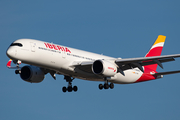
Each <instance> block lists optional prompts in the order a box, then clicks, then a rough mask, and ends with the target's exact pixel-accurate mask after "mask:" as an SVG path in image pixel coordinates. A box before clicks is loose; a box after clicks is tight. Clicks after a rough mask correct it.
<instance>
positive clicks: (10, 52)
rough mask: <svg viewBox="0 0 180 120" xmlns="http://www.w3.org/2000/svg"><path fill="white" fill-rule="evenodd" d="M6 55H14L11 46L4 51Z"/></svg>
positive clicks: (10, 56)
mask: <svg viewBox="0 0 180 120" xmlns="http://www.w3.org/2000/svg"><path fill="white" fill-rule="evenodd" d="M6 55H7V56H8V57H9V58H13V57H14V56H15V51H14V50H13V49H12V48H9V49H8V50H7V51H6Z"/></svg>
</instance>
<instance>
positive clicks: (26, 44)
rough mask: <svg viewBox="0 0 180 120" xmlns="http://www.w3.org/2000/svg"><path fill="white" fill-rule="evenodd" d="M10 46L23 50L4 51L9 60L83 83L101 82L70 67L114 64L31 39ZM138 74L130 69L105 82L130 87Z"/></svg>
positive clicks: (99, 56) (100, 56) (96, 77)
mask: <svg viewBox="0 0 180 120" xmlns="http://www.w3.org/2000/svg"><path fill="white" fill-rule="evenodd" d="M14 43H21V44H23V46H22V47H18V46H10V47H9V48H8V50H7V53H8V56H9V57H10V58H11V59H13V60H20V61H22V63H25V64H30V65H34V66H38V67H42V68H45V69H49V70H53V71H56V73H57V74H62V75H68V76H71V77H74V78H80V79H84V80H92V81H103V78H102V77H101V76H99V75H96V74H93V73H92V72H85V71H82V70H80V69H76V67H74V66H73V65H74V64H77V63H81V62H85V61H87V62H88V61H95V60H102V59H104V60H107V61H109V62H112V63H113V64H115V63H114V61H115V59H116V58H113V57H108V56H104V55H99V54H95V53H91V52H86V51H82V50H78V49H74V48H70V47H65V46H61V45H57V44H52V43H47V42H43V41H39V40H33V39H19V40H16V41H15V42H14ZM142 74H143V73H142V72H141V71H140V70H139V69H138V68H134V69H129V70H125V71H124V75H122V74H121V73H119V72H118V73H116V74H115V75H114V76H112V77H108V78H107V79H108V81H110V82H113V83H119V84H123V83H134V82H135V81H137V80H138V79H139V78H140V77H141V76H142Z"/></svg>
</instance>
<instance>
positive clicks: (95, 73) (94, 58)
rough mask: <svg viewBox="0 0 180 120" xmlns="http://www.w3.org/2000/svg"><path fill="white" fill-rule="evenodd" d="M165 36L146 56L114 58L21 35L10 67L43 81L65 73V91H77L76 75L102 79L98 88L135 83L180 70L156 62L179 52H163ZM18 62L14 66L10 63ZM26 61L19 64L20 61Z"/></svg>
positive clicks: (29, 78) (28, 79)
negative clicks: (21, 37) (166, 68)
mask: <svg viewBox="0 0 180 120" xmlns="http://www.w3.org/2000/svg"><path fill="white" fill-rule="evenodd" d="M165 39H166V36H164V35H159V36H158V38H157V39H156V41H155V43H154V44H153V45H152V47H151V48H150V50H149V52H148V53H147V54H146V55H145V57H138V58H125V59H122V58H113V57H109V56H105V55H100V54H95V53H91V52H87V51H83V50H78V49H74V48H70V47H66V46H62V45H57V44H54V43H48V42H44V41H40V40H34V39H18V40H16V41H14V42H13V43H12V44H11V45H10V46H9V48H8V49H7V51H6V54H7V56H8V57H9V58H10V60H9V61H8V63H7V67H8V68H11V69H16V70H15V73H16V74H20V77H21V79H22V80H24V81H26V82H30V83H40V82H42V81H43V80H44V78H45V75H46V74H47V73H50V75H51V76H52V77H53V78H54V79H56V74H59V75H64V79H65V80H66V82H68V86H67V87H65V86H64V87H63V88H62V91H63V92H72V91H75V92H76V91H77V90H78V87H77V86H73V85H72V81H73V80H74V79H75V78H78V79H83V80H90V81H102V82H103V83H104V84H99V89H100V90H102V89H109V88H110V89H113V88H114V84H132V83H138V82H144V81H149V80H155V79H159V78H162V77H163V75H168V74H174V73H180V70H177V71H169V72H157V71H156V69H157V66H160V67H161V68H163V65H162V63H164V62H170V61H174V60H175V58H177V57H180V54H172V55H162V56H161V52H162V49H163V46H164V42H165ZM12 62H13V63H14V64H16V66H14V67H12V66H11V63H12ZM21 63H24V64H27V65H25V66H23V67H20V64H21Z"/></svg>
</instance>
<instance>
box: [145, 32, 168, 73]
mask: <svg viewBox="0 0 180 120" xmlns="http://www.w3.org/2000/svg"><path fill="white" fill-rule="evenodd" d="M165 39H166V36H164V35H159V36H158V38H157V39H156V41H155V43H154V44H153V46H152V47H151V49H150V50H149V52H148V53H147V54H146V56H145V57H153V56H160V55H161V52H162V49H163V46H164V42H165ZM145 68H149V69H152V70H154V71H156V69H157V64H153V65H147V66H145Z"/></svg>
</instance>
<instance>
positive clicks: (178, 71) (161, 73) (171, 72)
mask: <svg viewBox="0 0 180 120" xmlns="http://www.w3.org/2000/svg"><path fill="white" fill-rule="evenodd" d="M175 73H180V70H177V71H169V72H159V73H153V74H152V75H156V76H158V75H169V74H175Z"/></svg>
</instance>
